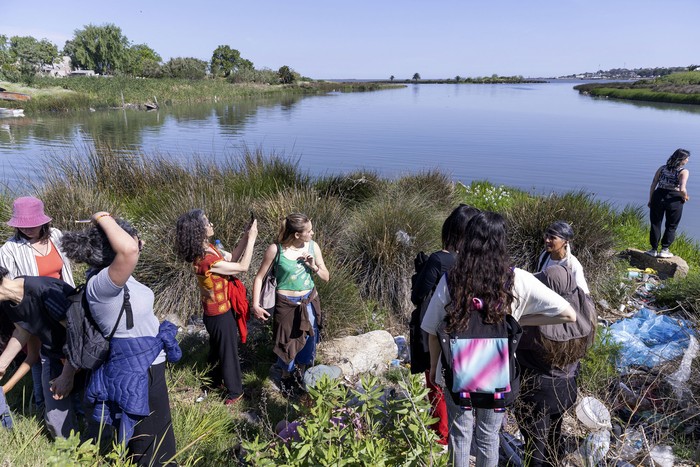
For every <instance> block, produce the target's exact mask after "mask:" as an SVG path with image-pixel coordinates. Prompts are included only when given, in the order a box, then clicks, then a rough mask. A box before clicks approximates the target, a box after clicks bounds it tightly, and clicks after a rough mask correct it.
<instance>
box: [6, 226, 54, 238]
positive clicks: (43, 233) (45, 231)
mask: <svg viewBox="0 0 700 467" xmlns="http://www.w3.org/2000/svg"><path fill="white" fill-rule="evenodd" d="M50 237H51V222H47V223H46V224H43V225H42V226H41V230H39V241H40V242H43V241H44V240H48V239H49V238H50ZM14 238H15V239H16V240H20V239H24V240H29V237H27V236H26V235H24V233H22V231H21V230H20V229H18V228H15V235H14Z"/></svg>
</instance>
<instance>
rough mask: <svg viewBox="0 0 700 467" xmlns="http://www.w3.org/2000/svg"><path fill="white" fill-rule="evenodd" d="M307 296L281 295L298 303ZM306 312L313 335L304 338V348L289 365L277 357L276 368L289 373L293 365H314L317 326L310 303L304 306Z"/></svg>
mask: <svg viewBox="0 0 700 467" xmlns="http://www.w3.org/2000/svg"><path fill="white" fill-rule="evenodd" d="M309 295H311V292H309V293H307V294H306V295H303V296H301V297H290V296H288V295H283V297H284V298H286V299H287V300H289V301H291V302H295V303H300V302H301V301H302V300H303V299H305V298H307V297H308V296H309ZM306 312H307V313H308V315H309V322H310V323H311V327H312V328H313V329H314V335H313V336H306V344H305V345H304V347H302V349H301V350H300V351H299V352H297V354H296V355H295V356H294V358H293V359H292V361H290V362H289V364H287V363H285V362H284V360H282V359H281V358H279V357H277V366H278V367H280V368H282V369H283V370H287V371H288V372H290V373H291V372H292V371H294V365H296V364H298V365H306V366H311V365H313V364H314V360H315V359H316V344H318V325H317V324H316V311H315V310H314V307H313V305H312V304H311V302H309V304H308V305H306Z"/></svg>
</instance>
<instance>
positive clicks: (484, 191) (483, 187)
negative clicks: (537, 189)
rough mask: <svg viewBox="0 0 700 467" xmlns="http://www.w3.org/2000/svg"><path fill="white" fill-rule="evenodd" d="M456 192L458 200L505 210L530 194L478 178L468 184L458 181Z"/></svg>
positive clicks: (482, 207)
mask: <svg viewBox="0 0 700 467" xmlns="http://www.w3.org/2000/svg"><path fill="white" fill-rule="evenodd" d="M455 192H456V196H457V198H458V200H459V201H460V202H462V203H464V204H467V205H469V206H474V207H475V208H478V209H481V210H483V211H494V212H503V211H504V210H505V209H507V208H508V207H509V206H510V205H512V204H513V203H515V202H518V201H519V200H523V199H527V198H528V197H529V195H528V194H527V193H525V192H523V191H520V190H516V189H514V188H510V187H505V186H503V185H500V186H495V185H493V184H491V183H490V182H488V181H486V180H476V181H473V182H472V183H470V184H469V185H468V186H467V185H464V184H462V183H457V185H456V187H455Z"/></svg>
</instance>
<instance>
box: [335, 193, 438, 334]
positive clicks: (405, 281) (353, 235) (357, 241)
mask: <svg viewBox="0 0 700 467" xmlns="http://www.w3.org/2000/svg"><path fill="white" fill-rule="evenodd" d="M395 193H396V192H395V191H391V190H390V191H388V192H385V193H383V194H381V195H379V196H378V197H376V198H374V199H372V200H370V201H369V202H368V203H365V204H363V205H361V206H359V207H358V209H357V210H356V211H355V212H354V213H353V214H352V216H351V217H350V219H349V222H348V223H347V224H348V228H347V229H346V230H345V231H344V233H343V242H342V244H340V245H339V248H340V251H341V255H342V257H343V258H344V259H345V261H347V262H348V263H349V264H352V265H353V266H354V268H355V273H356V277H357V278H358V284H359V286H360V289H361V290H362V292H363V294H364V295H365V297H367V298H370V299H372V300H376V301H377V302H378V304H379V305H380V306H381V307H386V308H389V309H391V310H392V311H393V312H394V314H395V317H397V318H399V322H401V323H403V322H404V321H405V320H406V319H407V318H408V314H409V313H410V309H411V305H410V301H409V298H410V291H411V285H410V277H411V275H412V274H413V272H414V271H413V259H414V257H415V255H416V253H417V252H418V251H421V250H423V251H433V250H434V249H436V248H437V246H438V239H439V237H440V235H439V232H440V230H439V229H440V226H441V225H442V221H443V219H444V217H445V216H446V215H447V214H446V213H442V215H440V213H438V212H436V210H435V207H434V205H433V204H432V203H431V202H429V201H428V200H426V199H425V198H423V197H422V196H417V195H413V196H410V195H405V196H396V194H395Z"/></svg>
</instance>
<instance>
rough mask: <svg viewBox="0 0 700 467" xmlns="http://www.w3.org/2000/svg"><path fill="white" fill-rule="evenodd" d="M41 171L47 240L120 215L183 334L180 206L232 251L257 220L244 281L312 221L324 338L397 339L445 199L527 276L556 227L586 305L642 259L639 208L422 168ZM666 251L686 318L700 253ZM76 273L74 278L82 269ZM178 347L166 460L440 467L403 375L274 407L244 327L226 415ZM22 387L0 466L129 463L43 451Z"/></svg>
mask: <svg viewBox="0 0 700 467" xmlns="http://www.w3.org/2000/svg"><path fill="white" fill-rule="evenodd" d="M97 81H100V82H102V81H101V80H95V82H97ZM104 82H106V83H118V81H111V80H104ZM115 92H118V91H115ZM144 95H145V96H147V95H148V93H146V94H144ZM46 167H48V168H47V169H46V170H47V171H46V173H44V174H43V176H44V180H45V181H44V182H43V184H41V185H38V184H37V185H34V186H33V190H32V191H33V192H34V193H35V194H36V195H37V196H38V197H40V198H42V199H43V200H44V202H45V204H46V211H47V213H48V214H50V215H51V216H52V217H53V219H54V224H55V225H56V226H57V227H58V228H60V229H62V230H70V229H75V228H76V224H75V223H74V220H76V219H82V218H86V217H88V216H89V215H90V214H91V213H92V212H94V211H96V210H98V209H103V210H106V211H109V212H111V213H114V215H116V216H122V217H125V218H127V219H129V220H130V221H132V222H133V223H134V224H135V226H136V227H137V228H138V229H139V230H140V235H141V238H143V239H145V241H146V246H145V248H144V250H143V253H142V255H141V259H140V261H139V265H138V267H137V270H136V272H135V275H136V276H137V277H138V279H139V280H141V281H142V282H144V283H145V284H147V285H149V286H150V287H151V288H152V289H153V290H154V292H155V296H156V304H155V306H156V311H157V313H158V315H159V316H160V317H161V318H163V317H166V316H167V317H169V318H170V319H175V320H177V321H179V322H180V323H182V326H183V328H186V327H187V323H188V319H189V318H190V317H191V316H193V315H195V314H198V313H199V310H200V307H199V303H198V299H199V294H198V291H197V289H196V285H195V279H194V277H193V276H192V273H191V270H190V267H189V266H188V265H186V264H182V263H180V262H178V260H177V259H176V257H175V253H174V244H173V243H174V238H173V236H174V225H175V220H176V219H177V217H178V216H179V215H180V214H181V213H183V212H185V211H186V210H188V209H191V208H195V207H200V208H203V209H205V210H206V212H207V214H208V215H209V219H211V221H212V222H213V223H214V224H215V225H216V226H217V230H216V238H219V239H221V241H222V242H223V244H224V246H226V245H233V244H235V242H236V241H237V240H238V238H237V235H238V234H239V233H240V232H241V230H242V227H243V225H244V223H245V222H246V220H247V219H248V217H249V211H250V210H253V211H254V212H255V213H256V215H257V218H258V222H259V227H258V228H259V232H260V235H259V240H258V243H257V244H256V246H255V255H254V260H253V266H252V268H251V271H250V272H249V273H248V274H247V275H243V277H242V278H241V279H242V280H243V282H244V283H245V284H246V286H248V287H250V284H251V282H252V277H253V275H254V274H255V272H256V270H257V267H258V265H259V264H260V261H261V258H262V253H263V251H264V249H265V246H266V245H267V244H269V243H270V242H272V241H273V238H274V236H275V235H276V232H277V228H278V225H279V221H280V219H281V218H282V217H283V216H284V215H286V214H287V213H290V212H294V211H301V212H304V213H306V214H308V215H309V216H310V217H311V218H312V219H313V222H314V228H315V231H316V237H315V238H316V240H317V241H318V242H319V244H320V245H322V246H323V251H324V257H325V260H326V264H327V265H328V269H329V271H330V273H331V281H330V283H328V284H325V283H322V284H319V293H320V295H321V301H322V304H323V309H324V312H325V316H326V320H327V321H326V328H325V331H324V338H325V339H329V338H334V337H339V336H346V335H355V334H358V333H363V332H367V331H371V330H376V329H386V330H389V331H390V332H392V334H393V335H398V334H403V335H406V333H407V332H408V329H407V318H408V316H409V315H410V312H411V309H412V308H411V305H410V303H409V294H410V277H411V274H412V273H413V259H414V257H415V255H416V253H417V252H419V251H421V250H422V251H425V252H432V251H435V250H437V249H438V248H439V238H440V228H441V225H442V222H443V220H444V219H445V217H446V215H447V214H448V213H449V212H450V211H451V209H452V208H454V206H455V205H457V204H458V203H460V202H463V203H467V204H470V205H474V206H476V207H478V208H481V209H488V210H495V211H498V212H501V213H503V214H504V215H505V216H506V217H507V219H508V222H509V235H510V243H511V248H512V250H511V253H512V258H513V264H514V265H517V266H520V267H523V268H526V269H530V270H532V268H533V263H534V261H536V258H537V255H538V253H539V252H540V251H541V249H542V232H543V231H544V229H545V227H546V226H547V225H548V224H549V223H551V222H552V221H554V220H557V219H564V220H566V221H568V222H570V223H571V224H572V225H573V226H574V229H575V232H576V240H575V242H574V243H575V250H574V253H575V254H576V255H577V257H578V258H579V259H580V261H581V262H582V264H583V266H584V269H585V270H586V275H587V277H588V278H589V284H590V286H591V291H592V294H593V296H594V298H595V300H596V302H600V301H601V300H605V301H607V303H610V304H611V305H612V306H613V308H615V307H617V304H618V303H621V302H622V303H624V300H625V297H626V294H630V293H631V292H630V290H631V289H633V286H632V285H631V284H629V282H627V283H625V281H624V280H623V277H625V268H626V267H627V265H626V263H624V262H623V261H621V260H619V259H618V256H617V254H618V252H619V251H620V250H622V249H624V248H627V247H637V248H640V249H646V242H647V235H648V233H647V226H646V225H645V222H644V219H645V217H646V211H645V210H643V209H642V208H641V207H635V206H629V207H626V208H624V209H622V210H617V209H615V208H613V207H612V206H611V205H609V204H607V203H605V202H601V201H598V200H596V199H595V198H594V197H593V196H591V195H589V194H587V193H583V192H571V193H563V194H551V195H548V196H535V195H532V194H531V193H527V192H523V191H520V190H516V189H511V188H507V187H497V186H493V185H492V184H490V183H488V182H485V181H483V182H474V183H471V184H470V185H468V186H465V185H462V184H460V183H456V182H455V181H454V180H451V179H450V178H449V177H448V176H446V175H445V174H443V173H440V172H436V171H428V172H420V173H416V174H412V175H406V176H403V177H401V178H398V179H387V178H382V177H380V176H379V175H377V174H376V173H373V172H371V171H358V172H353V173H346V174H337V175H324V176H320V177H311V176H310V175H308V174H307V173H305V172H303V171H301V170H300V169H299V168H298V164H297V162H296V161H294V160H290V159H285V158H279V157H275V156H268V155H265V154H262V153H261V152H260V151H255V150H248V151H245V152H244V153H242V154H240V155H237V156H231V157H229V158H228V160H226V161H225V162H223V163H216V164H215V163H214V162H211V161H208V160H201V159H200V160H195V161H194V162H192V163H191V164H189V165H182V164H180V163H177V162H173V160H171V159H169V158H168V157H167V155H163V154H160V155H158V156H149V155H143V154H140V153H136V152H134V153H127V154H125V153H123V152H120V153H118V152H115V151H113V150H110V149H107V148H99V147H98V148H93V149H90V150H85V151H84V153H81V154H74V155H66V156H65V157H61V158H60V159H56V160H55V161H54V162H53V163H52V164H47V165H46ZM27 191H28V190H27V189H25V190H24V192H23V193H25V194H26V193H27ZM14 196H15V194H14V193H5V194H3V195H2V197H0V211H1V212H2V218H3V219H8V218H9V215H10V214H9V213H10V211H11V205H12V200H13V198H14ZM0 230H2V231H3V232H2V233H3V234H4V235H5V237H7V236H8V235H9V233H10V232H9V228H8V227H7V226H5V224H4V223H0ZM674 252H676V253H677V254H678V255H680V256H682V257H683V258H685V259H686V260H687V261H688V263H689V264H690V267H691V271H693V273H692V274H691V276H689V278H687V279H685V280H683V281H677V282H670V283H669V284H668V286H667V287H666V289H665V293H666V297H665V300H667V301H668V303H674V302H677V301H679V300H680V301H681V302H682V303H683V304H684V306H685V307H686V309H687V310H689V312H690V313H692V314H696V313H697V312H698V311H699V310H698V308H697V307H698V297H700V280H698V278H699V277H700V276H699V275H698V274H697V269H698V266H700V247H699V245H698V243H697V242H695V241H693V240H692V239H690V238H688V237H686V236H684V235H680V236H679V238H678V239H677V240H676V243H674ZM75 277H76V278H78V279H79V278H81V277H84V276H83V274H82V271H76V273H75ZM601 313H602V311H601ZM599 335H600V338H599V339H598V342H597V344H596V345H595V346H594V347H593V349H592V352H591V353H590V354H589V357H588V358H587V359H586V360H585V361H584V363H583V367H582V373H581V382H580V386H581V390H582V391H583V392H584V393H585V394H593V395H598V396H599V397H600V398H601V399H604V398H605V395H606V394H607V392H608V391H609V386H610V384H613V383H614V382H615V381H616V380H615V369H614V365H613V361H614V355H615V352H616V347H615V346H614V345H611V344H610V343H608V342H607V341H606V340H605V337H604V333H599ZM180 341H181V346H182V348H183V353H184V355H185V356H184V358H183V360H182V361H181V362H179V363H177V364H174V365H170V366H169V370H168V384H169V391H170V397H171V403H172V409H173V410H172V412H173V423H174V428H175V434H176V438H177V445H178V449H179V450H180V452H179V454H178V458H177V461H178V463H179V464H180V465H185V466H192V465H201V466H220V465H239V461H240V460H242V459H247V461H248V462H250V463H251V464H252V465H270V466H272V465H280V464H285V465H294V466H301V465H321V464H324V465H329V464H333V465H340V463H339V460H340V459H342V460H343V461H346V462H347V465H399V464H401V465H416V466H418V465H426V464H428V463H431V462H432V465H445V463H446V456H445V455H443V453H442V451H441V449H440V448H439V446H437V445H436V444H435V443H434V434H433V433H432V432H431V431H429V430H427V429H426V425H428V424H429V423H430V419H429V416H428V415H427V414H428V412H427V410H426V409H427V407H428V406H427V401H426V397H425V396H426V390H425V388H424V387H423V382H422V377H412V376H410V375H409V374H408V370H407V369H405V368H397V369H394V370H392V371H390V372H389V373H387V375H386V376H385V377H383V378H381V379H380V378H378V377H368V378H366V379H365V380H364V383H363V388H364V389H363V391H359V390H354V389H353V390H347V389H345V388H344V387H343V386H342V385H341V384H338V383H330V382H323V383H321V384H320V385H319V386H318V387H317V388H316V389H315V390H312V391H310V393H309V394H308V395H307V396H304V397H303V398H302V399H300V400H288V399H286V398H285V397H282V395H280V393H279V392H277V391H275V390H274V388H273V385H272V383H271V381H270V377H269V374H270V366H271V365H272V364H273V362H274V361H275V356H274V354H273V353H272V351H271V347H272V336H271V331H270V328H269V326H262V325H260V324H259V323H257V322H255V321H251V334H250V335H249V337H248V343H247V344H245V345H242V346H241V359H242V366H243V371H244V385H245V388H246V395H247V396H246V399H245V400H244V401H243V402H242V403H241V404H239V405H237V406H236V407H235V408H233V409H231V408H229V407H227V406H225V405H224V404H223V402H222V399H221V398H219V396H218V395H216V394H210V395H209V397H208V398H207V399H206V400H205V401H204V402H201V403H195V399H196V397H197V395H198V394H199V388H200V386H201V384H202V383H203V382H204V380H205V376H204V375H205V373H206V353H207V337H206V335H202V333H201V332H199V331H198V330H197V329H194V330H191V331H189V332H183V333H181V335H180ZM695 380H696V381H697V379H695ZM691 381H692V379H691ZM615 384H617V383H615ZM383 385H393V386H395V387H397V391H399V392H400V393H401V394H404V396H405V397H401V398H396V399H392V400H391V402H388V403H386V405H385V403H384V402H382V401H381V397H382V395H383V394H384V392H383V390H381V389H377V388H381V387H383ZM31 387H32V385H31V382H30V381H27V379H25V381H24V382H23V386H18V387H16V388H15V389H14V390H13V391H12V392H11V393H10V394H8V398H9V401H10V404H11V407H12V409H13V414H14V419H15V429H14V431H13V432H9V431H6V430H0V460H1V461H2V463H3V464H6V465H31V466H33V465H69V464H70V465H74V464H73V463H77V462H80V463H81V464H80V465H83V464H84V465H98V464H99V465H103V464H111V465H129V464H128V461H127V460H126V458H125V456H124V452H123V449H122V448H120V447H119V446H116V447H112V446H107V447H106V448H103V450H102V451H99V450H98V448H97V447H96V446H94V445H92V444H89V443H86V444H80V442H79V439H78V438H77V437H75V438H70V439H69V440H59V441H57V442H55V443H53V442H50V441H49V440H48V438H47V436H45V435H44V434H43V433H42V427H41V422H40V417H39V416H38V414H36V413H34V412H33V409H32V407H31V404H30V402H29V397H30V395H31V392H32V390H31ZM354 397H357V398H360V400H363V401H364V402H365V403H364V405H362V406H361V407H362V409H352V408H351V407H352V406H350V405H348V404H349V400H350V399H351V398H354ZM343 410H345V411H354V410H357V411H356V412H353V414H355V415H353V416H354V417H356V419H355V420H356V422H357V423H351V424H348V425H344V424H337V423H336V424H334V423H332V422H331V419H332V417H334V416H336V415H335V414H337V413H338V411H343ZM299 416H306V417H307V420H310V421H307V424H306V427H305V428H306V430H307V431H306V434H307V435H306V436H307V438H305V439H306V441H305V442H301V443H300V444H295V445H294V446H289V445H286V444H284V443H282V442H280V441H279V440H278V438H276V435H275V434H274V427H275V425H276V424H277V423H278V422H279V421H281V420H284V419H286V420H294V419H296V418H297V417H299ZM659 423H661V422H659ZM664 423H666V425H663V427H665V428H663V427H662V425H658V426H657V432H660V430H667V432H666V431H664V432H663V433H662V434H663V435H664V436H665V438H663V439H666V440H668V439H673V440H676V441H673V442H672V441H666V442H667V443H671V444H673V445H674V447H675V446H676V445H679V446H681V447H683V446H687V445H688V443H685V444H683V442H681V441H677V440H680V439H681V438H680V436H681V435H680V434H677V433H676V432H674V430H673V429H674V427H673V426H670V422H668V421H667V422H664ZM683 439H685V438H683ZM683 453H685V454H683ZM687 454H688V453H687V449H686V451H679V454H678V455H679V456H681V455H685V456H686V457H685V458H687V457H688V455H687ZM249 465H250V464H249ZM344 465H345V464H344Z"/></svg>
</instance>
